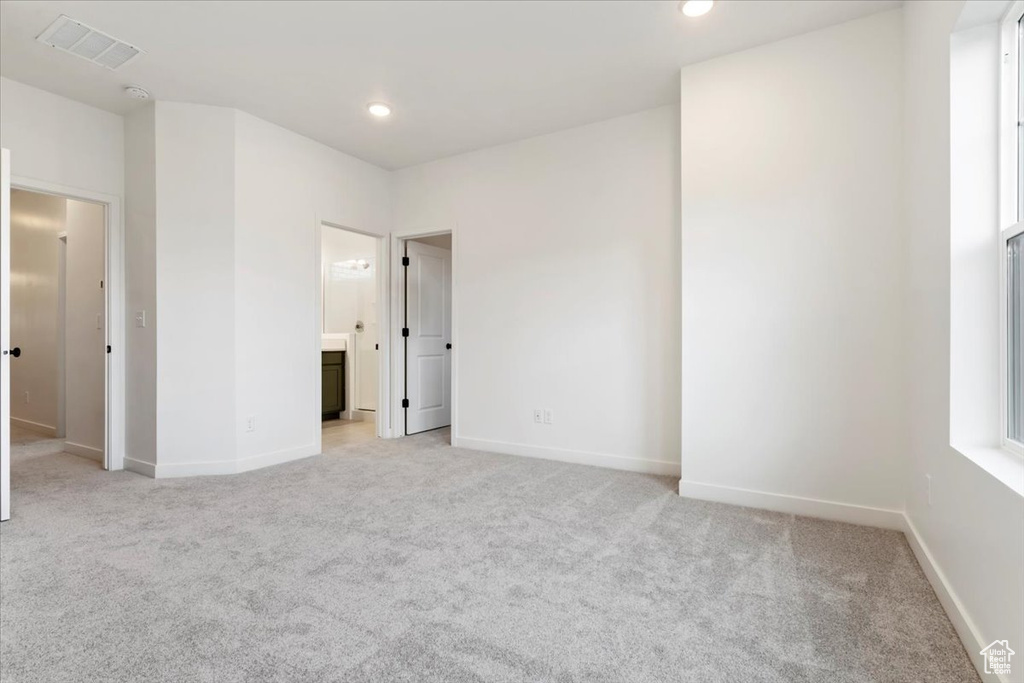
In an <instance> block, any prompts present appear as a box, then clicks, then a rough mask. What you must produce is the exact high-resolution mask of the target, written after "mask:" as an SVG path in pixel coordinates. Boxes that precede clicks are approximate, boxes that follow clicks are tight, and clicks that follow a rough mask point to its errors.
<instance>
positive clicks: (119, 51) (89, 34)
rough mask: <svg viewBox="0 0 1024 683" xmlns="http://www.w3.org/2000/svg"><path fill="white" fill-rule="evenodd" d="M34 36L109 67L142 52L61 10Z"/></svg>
mask: <svg viewBox="0 0 1024 683" xmlns="http://www.w3.org/2000/svg"><path fill="white" fill-rule="evenodd" d="M36 40H38V41H39V42H40V43H43V44H45V45H49V46H50V47H55V48H57V49H58V50H64V51H65V52H70V53H71V54H73V55H75V56H76V57H81V58H82V59H88V60H89V61H90V62H92V63H93V64H99V65H100V66H105V67H107V68H108V69H120V68H121V67H122V66H124V65H125V64H127V63H128V62H130V61H132V60H133V59H135V58H136V57H138V56H139V55H140V54H142V50H140V49H139V48H137V47H135V46H134V45H129V44H128V43H126V42H124V41H123V40H118V39H117V38H111V37H110V36H108V35H107V34H106V33H103V32H101V31H97V30H96V29H94V28H92V27H91V26H86V25H85V24H83V23H82V22H80V21H75V20H74V19H72V18H70V17H67V16H65V15H63V14H62V15H60V17H59V18H58V19H57V21H55V22H53V23H52V24H50V26H49V27H48V28H47V29H46V30H45V31H43V32H42V33H40V34H39V37H38V38H36Z"/></svg>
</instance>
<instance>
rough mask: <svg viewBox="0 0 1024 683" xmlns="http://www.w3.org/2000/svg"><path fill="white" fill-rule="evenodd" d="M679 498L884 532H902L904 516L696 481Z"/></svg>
mask: <svg viewBox="0 0 1024 683" xmlns="http://www.w3.org/2000/svg"><path fill="white" fill-rule="evenodd" d="M679 495H680V496H683V497H685V498H696V499H697V500H707V501H711V502H714V503H728V504H730V505H739V506H742V507H750V508H758V509H761V510H772V511H774V512H784V513H786V514H790V515H800V516H803V517H817V518H819V519H830V520H833V521H836V522H848V523H850V524H860V525H862V526H873V527H879V528H882V529H895V530H897V531H903V529H904V518H903V513H902V512H900V511H898V510H886V509H883V508H873V507H866V506H863V505H851V504H850V503H836V502H833V501H829V500H817V499H814V498H801V497H799V496H789V495H785V494H782V493H766V492H764V491H751V490H749V489H740V488H734V487H732V486H718V485H715V484H701V483H699V482H694V481H685V480H683V479H680V480H679Z"/></svg>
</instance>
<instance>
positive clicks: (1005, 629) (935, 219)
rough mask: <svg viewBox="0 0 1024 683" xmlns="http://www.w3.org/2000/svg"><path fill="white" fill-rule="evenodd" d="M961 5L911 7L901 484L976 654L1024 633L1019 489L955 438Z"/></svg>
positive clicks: (957, 622)
mask: <svg viewBox="0 0 1024 683" xmlns="http://www.w3.org/2000/svg"><path fill="white" fill-rule="evenodd" d="M962 7H963V3H962V2H944V1H932V2H924V1H921V2H912V3H907V4H906V6H905V7H904V12H905V15H906V17H905V22H904V41H905V63H904V64H905V79H906V89H905V99H904V103H905V112H904V113H905V121H906V129H905V135H906V137H905V169H904V171H905V175H904V185H905V188H906V194H905V202H906V221H907V230H908V244H907V247H908V249H907V256H908V263H907V264H906V265H905V267H906V268H907V271H908V278H907V284H908V291H907V295H908V301H907V307H906V311H907V315H906V319H905V321H906V322H905V326H904V328H903V332H904V335H905V339H906V343H907V349H908V353H907V362H908V367H909V372H910V374H909V377H908V393H909V426H910V463H909V468H908V472H907V478H906V479H905V480H904V486H905V487H906V489H907V491H908V497H907V505H906V509H907V512H906V514H907V517H908V518H909V520H910V521H911V523H912V525H913V529H912V532H911V534H909V535H910V537H911V540H912V541H913V540H915V536H916V539H917V542H918V543H919V545H920V546H923V550H924V552H923V553H922V554H919V557H923V562H922V564H923V565H924V566H925V569H926V571H928V572H929V575H930V578H932V581H933V585H935V586H936V592H937V593H938V595H939V597H940V599H942V600H943V602H944V605H945V606H946V608H947V611H948V612H949V613H950V615H951V617H952V618H953V624H954V626H956V627H957V630H958V631H959V633H960V635H961V638H962V639H963V640H964V642H965V643H966V644H967V650H968V653H969V654H970V655H971V657H972V661H974V662H975V663H976V664H977V663H978V662H979V661H980V660H979V658H978V656H977V653H978V650H979V649H980V648H981V647H983V646H985V645H987V644H988V643H990V642H991V641H993V640H995V639H996V638H999V639H1003V638H1006V639H1009V641H1010V643H1024V612H1022V610H1021V604H1024V565H1022V561H1021V558H1024V498H1022V497H1021V495H1020V494H1019V493H1018V492H1016V491H1014V490H1013V489H1012V488H1011V487H1009V486H1007V485H1006V484H1004V483H1002V482H1001V481H999V480H998V479H997V478H996V477H994V476H992V475H991V474H990V473H989V472H987V471H986V470H984V469H983V468H981V467H979V466H978V465H977V464H976V463H975V461H973V460H971V459H969V458H968V457H966V456H965V455H964V454H962V453H960V452H958V451H957V450H955V449H953V448H951V447H950V398H951V396H950V335H951V332H952V330H951V325H950V308H951V303H952V302H951V295H950V274H951V272H950V260H951V252H950V232H949V230H950V116H949V111H950V107H949V104H950V32H951V30H952V29H953V26H954V24H955V22H956V20H957V17H958V16H959V14H960V11H961V9H962ZM926 475H930V477H931V503H929V501H928V487H927V480H926ZM929 558H930V561H929ZM1015 649H1016V650H1017V652H1020V651H1021V650H1020V648H1019V647H1017V648H1015ZM1014 666H1015V667H1016V663H1015V664H1014Z"/></svg>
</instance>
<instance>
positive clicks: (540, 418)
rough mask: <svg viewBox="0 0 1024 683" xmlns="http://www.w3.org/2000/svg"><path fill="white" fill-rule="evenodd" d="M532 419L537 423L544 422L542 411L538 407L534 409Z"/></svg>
mask: <svg viewBox="0 0 1024 683" xmlns="http://www.w3.org/2000/svg"><path fill="white" fill-rule="evenodd" d="M533 421H534V422H536V423H537V424H542V423H543V422H544V411H543V410H541V409H540V408H537V409H536V410H534V411H533Z"/></svg>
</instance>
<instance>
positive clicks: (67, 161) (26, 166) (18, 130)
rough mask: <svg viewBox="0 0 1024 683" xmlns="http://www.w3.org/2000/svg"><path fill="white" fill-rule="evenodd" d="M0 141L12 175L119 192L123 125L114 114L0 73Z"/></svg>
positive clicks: (122, 173)
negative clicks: (2, 76)
mask: <svg viewBox="0 0 1024 683" xmlns="http://www.w3.org/2000/svg"><path fill="white" fill-rule="evenodd" d="M0 144H2V145H3V146H4V147H6V148H8V149H9V150H11V175H12V176H14V177H15V178H19V177H20V178H34V179H37V180H44V181H47V182H49V183H57V184H60V185H67V186H70V187H75V188H81V189H85V190H93V191H95V192H102V193H104V194H109V195H114V196H118V197H119V196H121V194H122V188H123V184H124V126H123V119H122V118H121V117H120V116H117V115H116V114H111V113H110V112H105V111H102V110H100V109H96V108H94V107H90V106H88V105H85V104H82V103H80V102H75V101H74V100H69V99H67V98H64V97H60V96H58V95H53V94H51V93H48V92H46V91H44V90H39V89H38V88H33V87H31V86H28V85H24V84H22V83H19V82H17V81H12V80H10V79H9V78H0Z"/></svg>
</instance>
